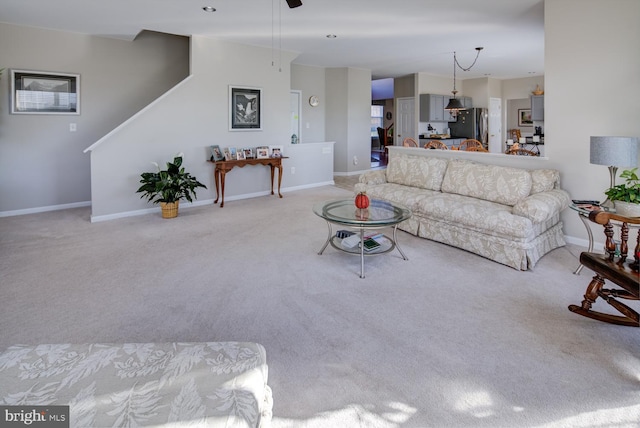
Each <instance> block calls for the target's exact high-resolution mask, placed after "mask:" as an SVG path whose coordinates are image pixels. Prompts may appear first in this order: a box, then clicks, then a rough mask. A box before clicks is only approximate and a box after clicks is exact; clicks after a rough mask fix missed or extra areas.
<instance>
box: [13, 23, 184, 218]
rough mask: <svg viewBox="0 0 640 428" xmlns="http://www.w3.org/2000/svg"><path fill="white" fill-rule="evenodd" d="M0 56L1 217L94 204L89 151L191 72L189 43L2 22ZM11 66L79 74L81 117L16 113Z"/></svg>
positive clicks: (178, 39)
mask: <svg viewBox="0 0 640 428" xmlns="http://www.w3.org/2000/svg"><path fill="white" fill-rule="evenodd" d="M0 52H1V54H0V68H2V67H5V68H7V69H6V70H5V71H4V73H3V74H2V77H1V78H0V99H1V100H2V103H0V216H2V215H11V214H18V213H27V212H32V211H39V210H46V209H51V208H52V207H59V206H69V205H74V204H88V201H89V200H90V199H91V186H90V183H91V176H90V160H89V156H88V155H86V154H84V153H83V149H85V148H86V147H87V146H89V145H90V144H91V143H93V142H94V141H96V140H97V139H98V138H100V137H102V136H103V135H104V134H106V133H107V132H109V131H110V130H112V129H113V128H115V127H116V126H118V125H119V124H120V123H122V122H123V121H125V120H126V119H127V118H129V117H130V116H131V115H133V114H134V113H135V112H136V111H138V110H140V109H141V108H143V107H144V106H145V105H147V104H148V103H149V102H151V101H152V100H153V99H155V98H156V97H158V96H159V95H161V94H162V93H163V92H165V91H166V90H167V89H169V88H171V87H172V86H174V85H175V84H176V83H177V82H179V81H180V80H182V79H184V78H185V77H186V76H187V75H188V72H189V41H188V39H187V38H185V37H181V36H172V35H168V34H158V33H153V32H142V33H141V34H140V35H139V36H138V37H137V38H136V40H134V41H132V42H130V41H123V40H115V39H107V38H101V37H92V36H84V35H81V34H75V33H67V32H61V31H52V30H43V29H38V28H30V27H21V26H15V25H9V24H2V23H0ZM11 68H14V69H26V70H39V71H52V72H67V73H78V74H80V110H81V114H80V115H49V114H47V115H24V114H22V115H14V114H9V111H10V108H9V99H10V97H9V92H10V84H9V83H10V82H9V81H10V73H9V69H11ZM70 123H75V124H76V125H77V132H70V131H69V124H70ZM112 167H115V165H112Z"/></svg>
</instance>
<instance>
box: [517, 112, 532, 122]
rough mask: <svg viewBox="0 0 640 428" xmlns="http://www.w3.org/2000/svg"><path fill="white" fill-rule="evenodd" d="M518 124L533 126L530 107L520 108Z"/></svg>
mask: <svg viewBox="0 0 640 428" xmlns="http://www.w3.org/2000/svg"><path fill="white" fill-rule="evenodd" d="M518 126H533V120H532V119H531V109H530V108H519V109H518Z"/></svg>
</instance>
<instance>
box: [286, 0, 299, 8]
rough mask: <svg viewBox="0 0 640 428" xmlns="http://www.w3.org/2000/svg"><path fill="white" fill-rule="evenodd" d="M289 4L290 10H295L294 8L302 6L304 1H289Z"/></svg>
mask: <svg viewBox="0 0 640 428" xmlns="http://www.w3.org/2000/svg"><path fill="white" fill-rule="evenodd" d="M287 4H288V5H289V8H290V9H293V8H294V7H298V6H302V0H287Z"/></svg>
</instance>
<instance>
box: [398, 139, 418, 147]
mask: <svg viewBox="0 0 640 428" xmlns="http://www.w3.org/2000/svg"><path fill="white" fill-rule="evenodd" d="M402 145H403V146H404V147H418V143H416V140H414V139H413V138H411V137H407V138H405V139H404V140H403V141H402Z"/></svg>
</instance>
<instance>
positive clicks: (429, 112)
mask: <svg viewBox="0 0 640 428" xmlns="http://www.w3.org/2000/svg"><path fill="white" fill-rule="evenodd" d="M451 98H452V97H451V96H450V95H436V94H420V122H455V121H456V117H455V116H454V115H452V114H451V112H450V111H449V110H445V109H444V108H445V107H446V106H447V104H449V100H450V99H451ZM457 98H458V99H459V100H460V102H461V103H462V105H463V106H464V108H471V107H473V100H472V98H471V97H457Z"/></svg>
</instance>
